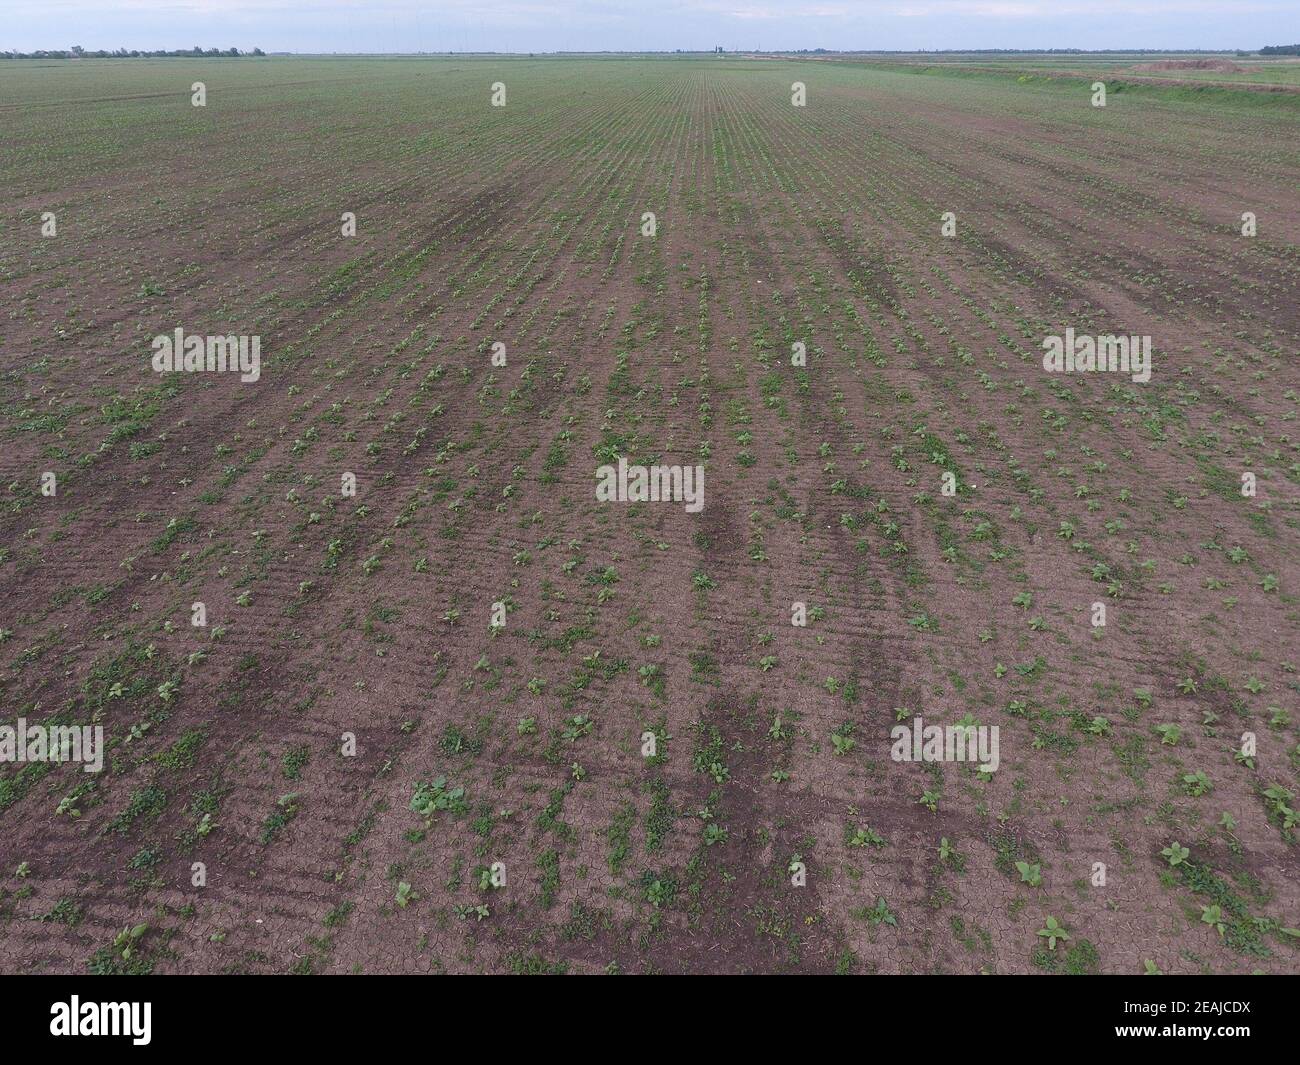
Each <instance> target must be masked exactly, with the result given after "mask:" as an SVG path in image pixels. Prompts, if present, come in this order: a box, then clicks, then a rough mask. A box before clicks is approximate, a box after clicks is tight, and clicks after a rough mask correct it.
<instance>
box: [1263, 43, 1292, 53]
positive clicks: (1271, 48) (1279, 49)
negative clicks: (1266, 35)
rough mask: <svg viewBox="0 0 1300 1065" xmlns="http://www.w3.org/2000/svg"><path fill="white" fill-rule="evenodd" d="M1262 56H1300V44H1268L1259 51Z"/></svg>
mask: <svg viewBox="0 0 1300 1065" xmlns="http://www.w3.org/2000/svg"><path fill="white" fill-rule="evenodd" d="M1259 54H1260V55H1300V44H1267V45H1265V46H1264V47H1263V48H1261V49H1260V50H1259Z"/></svg>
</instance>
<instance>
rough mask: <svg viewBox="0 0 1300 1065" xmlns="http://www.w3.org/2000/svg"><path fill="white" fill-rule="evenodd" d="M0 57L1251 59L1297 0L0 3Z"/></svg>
mask: <svg viewBox="0 0 1300 1065" xmlns="http://www.w3.org/2000/svg"><path fill="white" fill-rule="evenodd" d="M0 16H2V17H0V50H4V49H17V50H19V51H31V50H33V49H36V48H69V47H71V46H72V45H74V44H80V45H82V46H83V47H85V48H89V49H97V48H117V47H126V48H189V47H192V46H194V45H201V46H202V47H204V48H210V47H220V48H230V47H232V46H233V47H237V48H242V49H251V48H253V47H255V46H257V47H261V48H263V49H265V50H266V51H295V52H414V51H427V52H445V51H500V52H543V51H604V50H610V51H637V50H672V49H674V48H681V49H690V50H701V49H711V48H713V47H714V46H715V45H722V46H723V47H724V48H727V49H729V50H730V49H760V48H761V49H768V50H782V49H794V48H837V49H924V48H936V49H937V48H1052V47H1055V48H1258V47H1260V46H1261V45H1265V44H1293V43H1296V41H1297V40H1300V0H856V2H836V0H784V2H782V0H693V2H689V3H687V2H678V0H623V2H617V0H609V2H600V0H558V2H555V3H540V2H531V0H425V2H419V0H372V2H367V0H0Z"/></svg>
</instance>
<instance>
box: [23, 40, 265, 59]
mask: <svg viewBox="0 0 1300 1065" xmlns="http://www.w3.org/2000/svg"><path fill="white" fill-rule="evenodd" d="M241 55H266V53H265V52H263V51H262V49H260V48H254V49H253V50H252V51H251V52H241V51H240V50H239V49H238V48H224V49H223V48H200V47H199V46H198V45H195V46H194V47H193V48H177V49H175V50H173V51H170V52H169V51H167V50H166V49H162V48H160V49H156V50H152V51H151V50H149V49H146V48H130V49H127V48H117V49H115V50H114V51H111V52H109V51H105V50H104V49H102V48H101V49H99V50H98V51H94V52H88V51H86V49H84V48H82V47H81V45H79V44H74V45H73V46H72V47H71V48H68V49H66V50H65V49H62V48H55V49H52V50H49V51H47V50H46V49H44V48H41V49H38V50H37V51H35V52H0V59H160V58H178V59H179V58H188V59H193V58H194V57H195V56H200V57H202V58H204V59H221V58H228V59H233V58H237V57H238V56H241Z"/></svg>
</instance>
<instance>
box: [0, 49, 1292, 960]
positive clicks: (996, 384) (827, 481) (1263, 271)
mask: <svg viewBox="0 0 1300 1065" xmlns="http://www.w3.org/2000/svg"><path fill="white" fill-rule="evenodd" d="M1011 66H1013V67H1014V64H1012V65H1011ZM1289 69H1294V67H1290V68H1289ZM1101 80H1102V81H1103V82H1104V81H1106V79H1105V78H1104V77H1103V78H1102V79H1101ZM1292 84H1294V80H1293V81H1292ZM198 85H201V87H202V88H201V91H200V89H198V88H197V87H196V86H198ZM795 86H798V88H796V87H795ZM1109 90H1110V91H1109V93H1108V95H1107V96H1106V99H1105V106H1097V105H1096V93H1095V91H1094V89H1093V87H1092V86H1091V84H1090V82H1089V80H1088V79H1087V78H1086V77H1082V78H1078V77H1067V76H1062V77H1036V76H1025V75H1024V68H1023V67H1015V69H1008V70H1005V71H990V72H986V73H980V72H971V71H969V70H964V69H953V70H950V71H946V70H941V69H936V68H935V67H934V66H930V67H929V68H928V69H926V68H924V67H921V66H918V67H916V68H915V69H913V68H911V67H909V66H908V65H907V64H901V63H900V64H894V65H892V66H890V65H887V64H877V63H872V62H834V61H824V60H819V59H814V58H804V59H783V58H772V57H764V58H754V59H746V58H740V57H736V56H730V55H723V56H706V55H683V56H679V57H670V56H666V55H665V56H658V57H650V56H645V57H634V56H608V57H595V56H592V57H565V58H557V57H535V58H528V57H523V56H519V57H512V58H507V57H503V56H465V55H458V56H445V57H409V58H407V57H387V58H349V57H339V58H296V57H283V58H281V57H273V58H265V59H212V60H203V59H141V60H123V61H112V60H102V61H101V60H91V59H87V60H80V61H77V60H72V61H49V62H45V61H35V60H33V61H12V62H4V63H0V187H2V188H3V189H4V190H5V193H6V195H5V197H4V204H3V207H2V208H0V219H2V221H3V228H2V230H0V231H2V232H3V240H2V241H0V294H2V295H3V308H4V316H3V328H0V473H2V474H3V478H2V480H0V484H3V493H2V494H0V971H3V972H6V973H88V972H89V973H144V972H152V973H156V974H171V973H177V974H188V973H209V972H211V973H353V972H360V973H440V972H445V973H565V972H567V973H606V972H608V973H681V972H697V973H880V974H900V973H971V974H973V973H1042V974H1069V973H1107V974H1110V973H1124V974H1141V973H1143V972H1154V971H1160V972H1165V973H1231V974H1235V973H1243V974H1244V973H1252V972H1263V973H1287V972H1292V973H1293V972H1295V971H1297V969H1298V968H1300V860H1298V859H1297V838H1296V837H1297V834H1300V824H1297V820H1298V818H1297V814H1296V812H1295V811H1296V809H1297V808H1300V807H1297V802H1300V699H1298V698H1297V693H1298V692H1300V675H1298V674H1297V672H1296V670H1297V662H1298V661H1300V640H1298V639H1297V633H1298V632H1300V625H1298V624H1297V623H1298V621H1300V598H1298V597H1300V538H1298V537H1297V528H1298V525H1300V507H1298V505H1297V503H1298V501H1300V425H1298V424H1297V409H1298V406H1300V364H1297V359H1296V356H1297V353H1298V352H1300V299H1297V282H1298V280H1300V255H1298V253H1297V239H1296V238H1297V233H1298V232H1300V197H1298V196H1297V175H1298V174H1300V138H1297V136H1296V131H1297V120H1298V119H1300V96H1297V95H1296V94H1295V93H1294V92H1286V91H1278V92H1257V91H1245V90H1242V91H1236V90H1233V89H1230V88H1223V87H1216V88H1214V89H1213V90H1212V91H1206V92H1192V91H1188V90H1187V89H1186V88H1185V87H1179V86H1172V87H1168V88H1162V87H1160V86H1158V85H1154V84H1152V85H1142V86H1133V85H1131V84H1123V85H1115V84H1112V85H1110V86H1109ZM196 94H197V95H198V96H201V98H202V102H201V105H199V104H198V102H197V101H196ZM178 329H179V330H182V331H183V332H182V334H181V337H177V335H176V330H178ZM1111 335H1115V336H1120V337H1122V338H1124V339H1126V340H1127V339H1128V338H1130V337H1131V338H1132V341H1133V348H1132V352H1131V354H1132V355H1133V359H1134V361H1133V363H1132V364H1131V365H1132V372H1112V371H1109V370H1106V371H1104V372H1103V371H1094V372H1069V371H1068V368H1067V369H1065V370H1063V372H1051V370H1052V367H1049V366H1048V365H1045V359H1046V358H1047V357H1048V356H1049V355H1050V353H1051V343H1052V338H1057V343H1062V344H1065V345H1067V346H1069V345H1070V344H1071V342H1075V343H1077V342H1078V340H1079V338H1081V337H1082V338H1085V339H1086V340H1087V341H1088V343H1089V344H1091V343H1092V342H1093V338H1097V343H1098V345H1099V350H1102V349H1103V348H1104V338H1105V337H1107V336H1111ZM186 337H188V338H194V337H197V338H199V342H200V358H199V360H198V366H194V365H190V366H188V367H186V366H185V365H184V362H185V360H184V357H183V356H184V354H185V353H186V352H187V351H188V346H187V345H186V344H185V342H184V339H183V338H186ZM223 337H228V338H230V339H231V340H232V341H234V340H235V339H237V338H243V342H244V347H243V355H244V361H243V362H242V363H238V360H237V359H236V357H235V354H234V353H235V351H236V350H237V349H236V348H230V349H229V352H228V354H229V355H230V365H232V366H235V365H236V363H238V365H237V366H236V369H237V371H238V372H231V371H230V370H229V369H228V370H226V371H224V372H223V371H220V370H215V371H213V372H208V370H207V368H206V366H205V365H204V362H203V360H204V358H205V357H206V358H211V357H212V356H211V352H212V350H213V349H212V345H211V344H210V343H208V344H207V346H206V347H204V338H214V339H217V340H220V339H221V338H223ZM1060 338H1064V340H1062V339H1060ZM1141 338H1147V339H1148V341H1149V347H1148V349H1147V350H1148V351H1149V356H1150V358H1149V362H1148V363H1146V364H1144V365H1143V366H1139V365H1138V363H1137V353H1138V352H1139V350H1141V348H1142V345H1141V344H1140V343H1139V341H1140V339H1141ZM173 348H174V349H175V351H174V353H175V354H177V355H178V356H179V361H178V362H176V363H173V362H172V361H171V360H170V355H171V354H172V353H173V351H172V349H173ZM218 349H219V351H221V350H223V349H221V345H220V344H218ZM1073 350H1076V351H1077V350H1081V349H1079V348H1074V349H1073ZM1113 351H1114V349H1113V348H1112V353H1113ZM205 353H207V354H206V355H205ZM254 355H256V356H257V358H256V359H253V356H254ZM160 360H161V361H160ZM1102 361H1103V365H1104V364H1105V358H1104V356H1103V359H1102ZM160 367H161V368H160ZM1056 368H1059V367H1056ZM189 371H193V372H189ZM200 371H202V372H200ZM620 464H623V466H622V467H621V465H620ZM639 467H648V468H651V472H653V469H654V468H657V467H664V468H671V470H672V471H673V474H672V477H674V478H676V480H673V479H671V478H669V477H667V476H665V479H664V480H663V482H662V484H661V485H660V486H661V487H664V488H665V489H671V490H670V491H667V492H666V493H665V494H667V495H668V496H670V498H666V499H657V500H649V499H639V498H638V495H637V491H636V478H637V469H638V468H639ZM620 468H625V469H626V470H627V471H628V472H627V474H626V476H625V477H621V476H619V473H618V471H619V470H620ZM611 469H612V470H613V471H614V474H613V475H612V477H611V474H610V470H611ZM678 489H680V491H678ZM52 726H65V727H68V728H75V729H77V730H82V729H85V730H86V731H85V732H84V733H83V732H81V731H78V732H77V733H76V734H77V735H78V736H83V735H84V736H85V737H86V739H85V744H86V748H87V750H89V749H90V747H91V746H93V737H94V736H95V735H96V732H95V731H94V730H95V729H102V733H99V735H101V736H102V741H101V742H102V746H101V747H100V748H99V751H98V754H99V756H100V758H101V759H102V765H101V766H100V767H99V768H98V771H89V772H88V771H86V770H90V769H93V768H94V767H92V766H91V765H90V764H89V763H88V761H87V763H86V764H77V763H76V762H75V761H59V760H56V759H50V758H40V757H31V758H26V757H22V756H21V754H20V751H21V743H20V738H21V737H24V736H27V735H32V733H30V732H24V731H23V730H24V729H26V730H30V729H32V728H33V727H38V728H45V729H46V730H47V731H48V730H49V729H50V728H51V727H52ZM935 726H938V733H937V734H938V735H939V743H938V744H937V747H934V746H932V744H931V738H932V736H933V735H935V733H934V732H933V731H932V730H933V729H934V728H935ZM6 730H7V732H8V736H9V744H10V746H9V749H8V753H7V754H6V752H5V747H4V743H5V739H6ZM50 734H51V735H52V734H53V733H50ZM42 735H44V733H42ZM954 739H955V740H956V742H955V743H954ZM963 747H965V753H966V757H962V750H963ZM83 753H85V752H84V751H83Z"/></svg>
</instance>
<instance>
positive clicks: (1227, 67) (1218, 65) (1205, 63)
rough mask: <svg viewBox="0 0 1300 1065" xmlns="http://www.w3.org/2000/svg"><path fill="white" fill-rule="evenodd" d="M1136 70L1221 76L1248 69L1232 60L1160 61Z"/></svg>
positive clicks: (1138, 65)
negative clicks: (1214, 73) (1205, 73)
mask: <svg viewBox="0 0 1300 1065" xmlns="http://www.w3.org/2000/svg"><path fill="white" fill-rule="evenodd" d="M1133 69H1134V70H1213V71H1217V72H1218V73H1220V74H1239V73H1241V72H1242V71H1244V70H1245V69H1246V68H1245V67H1243V66H1242V65H1241V64H1240V63H1234V62H1232V61H1231V60H1230V59H1160V60H1157V61H1156V62H1154V63H1138V64H1136V65H1135V66H1134V67H1133Z"/></svg>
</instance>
